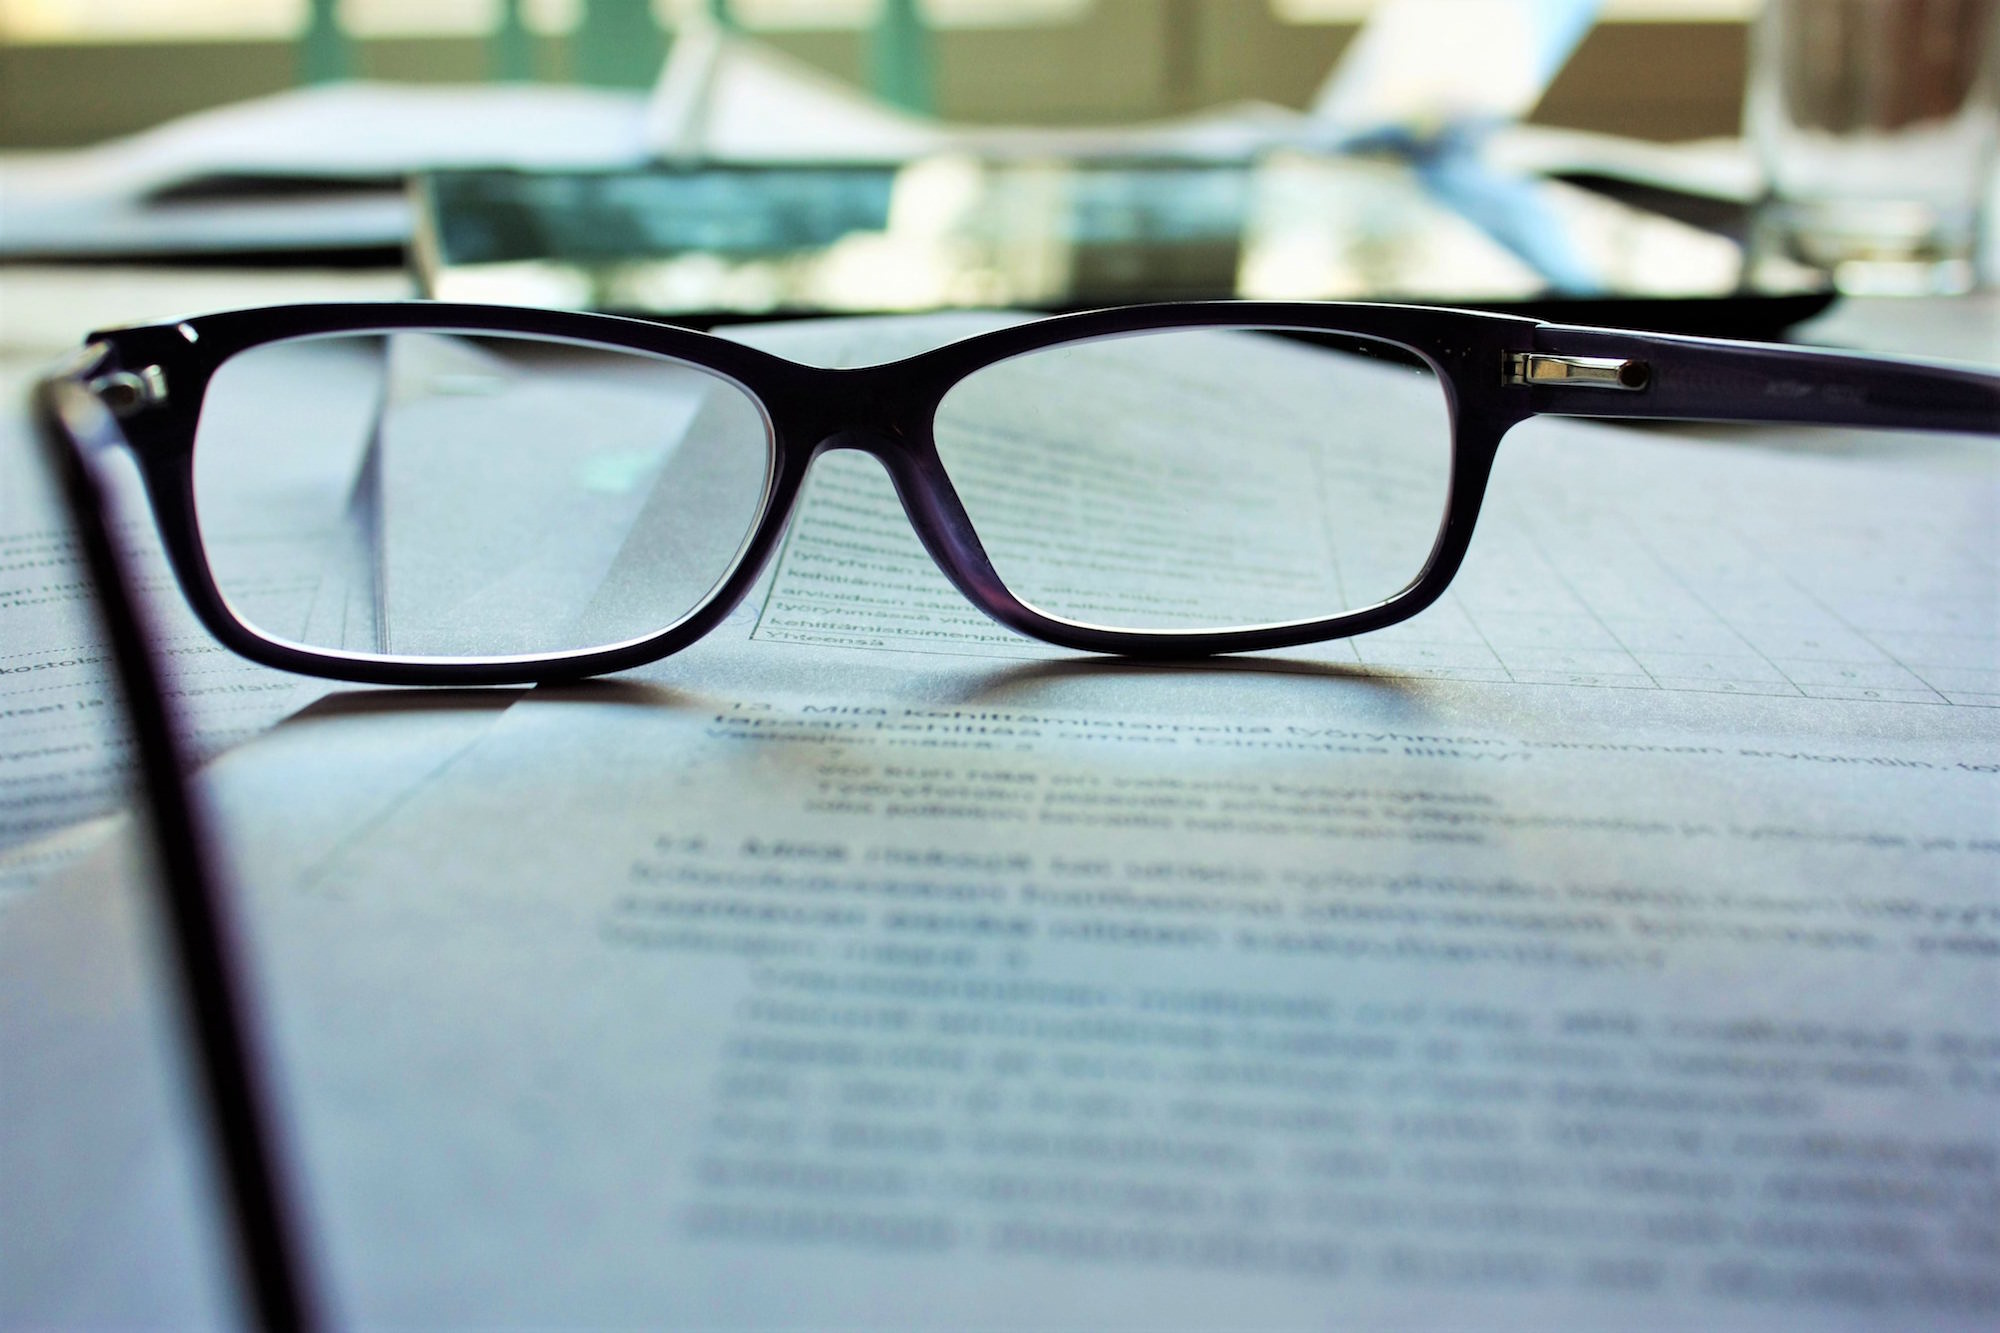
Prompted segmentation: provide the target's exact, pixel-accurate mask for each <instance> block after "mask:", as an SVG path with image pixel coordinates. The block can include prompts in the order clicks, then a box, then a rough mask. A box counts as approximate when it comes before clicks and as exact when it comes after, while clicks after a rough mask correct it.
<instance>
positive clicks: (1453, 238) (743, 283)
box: [413, 153, 1832, 338]
mask: <svg viewBox="0 0 2000 1333" xmlns="http://www.w3.org/2000/svg"><path fill="white" fill-rule="evenodd" d="M413 189H414V191H415V202H416V209H417V230H416V240H415V245H414V248H413V256H414V262H415V264H416V267H417V271H418V276H419V280H420V282H421V285H422V288H423V291H424V293H425V294H426V295H429V296H434V297H438V298H442V299H449V300H461V301H485V302H498V303H521V304H534V305H547V306H560V307H570V308H578V309H589V310H604V311H613V312H617V313H622V314H634V315H643V316H649V317H654V318H661V319H667V320H671V321H674V322H676V323H686V324H692V325H696V326H708V325H713V324H718V323H725V322H732V321H741V320H750V319H769V318H788V317H796V316H802V315H815V314H871V313H884V312H890V311H920V310H940V309H954V308H982V307H1005V308H1015V309H1029V310H1047V311H1063V310H1079V309H1087V308H1091V307H1096V306H1105V305H1115V304H1121V303H1129V302H1141V301H1155V300H1195V299H1210V298H1230V297H1237V298H1244V299H1255V300H1374V301H1411V302H1418V303H1423V304H1436V305H1455V306H1465V307H1473V308H1479V309H1489V310H1506V311H1517V312H1520V313H1527V314H1533V315H1537V316H1540V317H1543V318H1549V319H1558V320H1563V321H1567V322H1575V323H1593V324H1606V325H1616V326H1623V327H1631V328H1644V329H1652V330H1658V331H1666V332H1684V333H1697V334H1708V335H1717V336H1728V337H1739V338H1772V337H1776V336H1778V334H1779V333H1780V332H1781V331H1782V330H1783V329H1785V328H1786V327H1788V326H1790V325H1792V324H1794V323H1797V322H1798V321H1800V320H1802V319H1805V318H1807V317H1809V316H1811V315H1813V314H1815V313H1817V312H1818V311H1820V310H1822V309H1824V308H1825V307H1826V305H1827V304H1828V303H1829V302H1830V301H1831V299H1832V296H1831V293H1830V292H1829V291H1827V290H1824V289H1822V288H1821V287H1820V286H1819V285H1817V284H1816V283H1814V282H1812V281H1811V280H1810V279H1808V280H1807V281H1806V282H1804V283H1802V284H1801V286H1800V287H1799V288H1797V289H1795V290H1788V291H1783V292H1764V291H1749V290H1746V289H1745V288H1744V286H1743V282H1744V267H1743V261H1742V252H1741V248H1740V246H1739V245H1738V244H1737V243H1736V242H1735V241H1733V240H1731V239H1730V238H1729V237H1727V236H1725V235H1722V234H1719V233H1717V232H1714V231H1711V230H1708V229H1705V228H1700V227H1696V226H1692V225H1690V224H1688V223H1686V222H1684V221H1678V220H1675V219H1673V218H1669V217H1667V216H1665V215H1664V214H1661V213H1658V212H1653V211H1649V210H1643V209H1637V208H1633V207H1631V206H1630V205H1628V204H1625V203H1621V202H1618V201H1615V200H1612V199H1609V198H1607V197H1605V196H1603V195H1601V194H1597V193H1593V192H1590V191H1587V190H1583V189H1579V188H1577V187H1575V186H1571V185H1565V184H1563V183H1561V182H1555V181H1549V182H1537V183H1534V184H1532V185H1530V186H1528V187H1527V190H1528V192H1529V193H1528V197H1529V199H1530V202H1531V204H1532V206H1533V207H1535V208H1536V209H1537V211H1538V218H1539V220H1540V221H1541V222H1542V223H1543V224H1545V225H1546V226H1548V227H1552V228H1556V229H1558V230H1559V231H1560V232H1561V233H1562V234H1563V236H1564V238H1565V241H1566V243H1567V245H1568V248H1569V250H1570V252H1571V253H1572V254H1573V256H1574V257H1575V263H1574V264H1573V265H1572V266H1571V268H1572V279H1573V277H1574V273H1575V271H1577V270H1581V271H1583V272H1584V273H1586V274H1587V275H1588V276H1589V279H1590V281H1589V284H1588V287H1587V288H1586V289H1584V290H1578V289H1577V288H1576V286H1575V284H1574V282H1573V281H1572V283H1571V285H1570V287H1569V289H1568V290H1564V291H1558V290H1555V289H1554V288H1553V286H1552V284H1551V283H1550V282H1549V280H1548V279H1547V278H1546V277H1545V276H1544V275H1542V274H1541V273H1539V272H1537V270H1536V269H1535V268H1534V267H1533V266H1532V265H1531V264H1530V263H1529V262H1527V261H1526V260H1525V259H1523V258H1522V257H1521V256H1520V255H1518V254H1516V253H1514V252H1513V251H1512V250H1510V249H1509V248H1508V247H1507V246H1506V245H1503V244H1502V243H1501V242H1499V241H1498V240H1496V239H1494V238H1493V237H1492V236H1491V235H1490V234H1488V233H1487V232H1486V231H1484V230H1482V229H1481V228H1480V227H1479V226H1476V225H1475V224H1474V223H1472V222H1471V221H1468V220H1467V219H1466V218H1465V217H1464V216H1462V215H1461V214H1459V213H1458V212H1456V211H1454V210H1453V209H1451V208H1449V207H1446V206H1445V205H1443V204H1441V203H1440V202H1438V201H1437V200H1436V199H1435V198H1434V197H1432V195H1431V194H1430V193H1429V192H1428V191H1427V190H1426V189H1425V187H1424V185H1423V183H1422V181H1421V180H1420V179H1419V178H1418V176H1417V174H1416V173H1414V172H1412V171H1411V170H1410V169H1409V168H1408V167H1407V166H1405V165H1404V164H1403V163H1401V162H1398V161H1395V160H1390V159H1370V158H1355V157H1338V158H1329V157H1324V156H1313V155H1307V154H1302V153H1298V154H1278V155H1273V156H1271V157H1267V158H1265V159H1262V160H1259V161H1257V162H1255V163H1248V164H1242V163H1231V164H1211V163H1190V162H1162V161H1130V162H1106V161H1082V162H1076V161H1037V160H1022V159H1012V160H1004V161H999V160H988V159H978V158H973V157H963V156H943V157H936V158H929V159H925V160H922V161H918V162H913V163H910V164H908V165H904V166H900V167H898V166H829V165H797V166H722V165H708V166H693V167H684V168H674V167H664V166H663V167H658V168H651V169H647V170H643V171H628V172H615V173H605V174H580V173H531V172H517V171H451V172H438V173H434V174H431V175H428V176H424V177H420V178H419V179H418V180H417V181H416V182H415V183H414V185H413Z"/></svg>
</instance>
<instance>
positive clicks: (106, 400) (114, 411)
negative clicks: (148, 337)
mask: <svg viewBox="0 0 2000 1333" xmlns="http://www.w3.org/2000/svg"><path fill="white" fill-rule="evenodd" d="M90 391H91V392H92V393H94V394H96V395H97V401H98V402H100V403H103V404H104V406H105V408H106V409H107V410H109V411H110V413H111V415H112V416H114V417H129V416H131V415H133V414H134V413H137V412H143V411H145V410H146V409H147V408H149V407H158V406H159V405H160V404H161V403H164V402H166V401H167V372H166V371H164V370H162V369H160V368H159V367H158V366H141V367H140V368H139V369H137V370H114V371H111V372H110V373H108V374H104V375H99V376H98V377H97V378H96V379H93V380H92V381H91V382H90Z"/></svg>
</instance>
